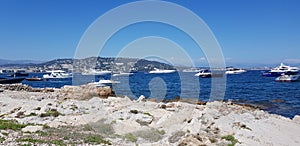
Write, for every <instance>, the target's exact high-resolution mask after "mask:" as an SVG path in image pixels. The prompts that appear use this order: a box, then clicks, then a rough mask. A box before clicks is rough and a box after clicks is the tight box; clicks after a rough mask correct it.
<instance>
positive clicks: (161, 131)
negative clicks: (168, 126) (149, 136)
mask: <svg viewBox="0 0 300 146" xmlns="http://www.w3.org/2000/svg"><path fill="white" fill-rule="evenodd" d="M157 132H158V133H159V134H160V135H165V134H166V131H165V130H158V131H157Z"/></svg>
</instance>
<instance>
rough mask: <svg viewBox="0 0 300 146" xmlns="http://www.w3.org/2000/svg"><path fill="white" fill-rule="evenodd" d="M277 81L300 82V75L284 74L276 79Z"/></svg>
mask: <svg viewBox="0 0 300 146" xmlns="http://www.w3.org/2000/svg"><path fill="white" fill-rule="evenodd" d="M275 81H276V82H299V81H300V75H299V74H297V75H282V76H279V77H277V78H276V79H275Z"/></svg>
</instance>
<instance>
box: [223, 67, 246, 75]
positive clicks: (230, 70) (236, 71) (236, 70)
mask: <svg viewBox="0 0 300 146" xmlns="http://www.w3.org/2000/svg"><path fill="white" fill-rule="evenodd" d="M244 72H246V70H244V69H240V68H234V67H227V68H226V71H225V74H241V73H244Z"/></svg>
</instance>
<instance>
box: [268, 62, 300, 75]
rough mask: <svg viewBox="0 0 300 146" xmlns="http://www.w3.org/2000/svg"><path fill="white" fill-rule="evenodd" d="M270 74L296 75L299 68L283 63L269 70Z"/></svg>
mask: <svg viewBox="0 0 300 146" xmlns="http://www.w3.org/2000/svg"><path fill="white" fill-rule="evenodd" d="M270 72H271V73H280V74H281V73H286V72H292V73H298V72H299V68H298V67H291V66H288V65H284V64H283V63H281V64H280V66H278V67H275V68H273V69H271V70H270Z"/></svg>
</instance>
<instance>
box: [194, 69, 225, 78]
mask: <svg viewBox="0 0 300 146" xmlns="http://www.w3.org/2000/svg"><path fill="white" fill-rule="evenodd" d="M195 76H198V77H202V78H211V77H223V73H222V72H220V73H217V72H216V73H212V72H211V71H210V70H208V69H204V70H201V71H200V72H198V73H196V74H195Z"/></svg>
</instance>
